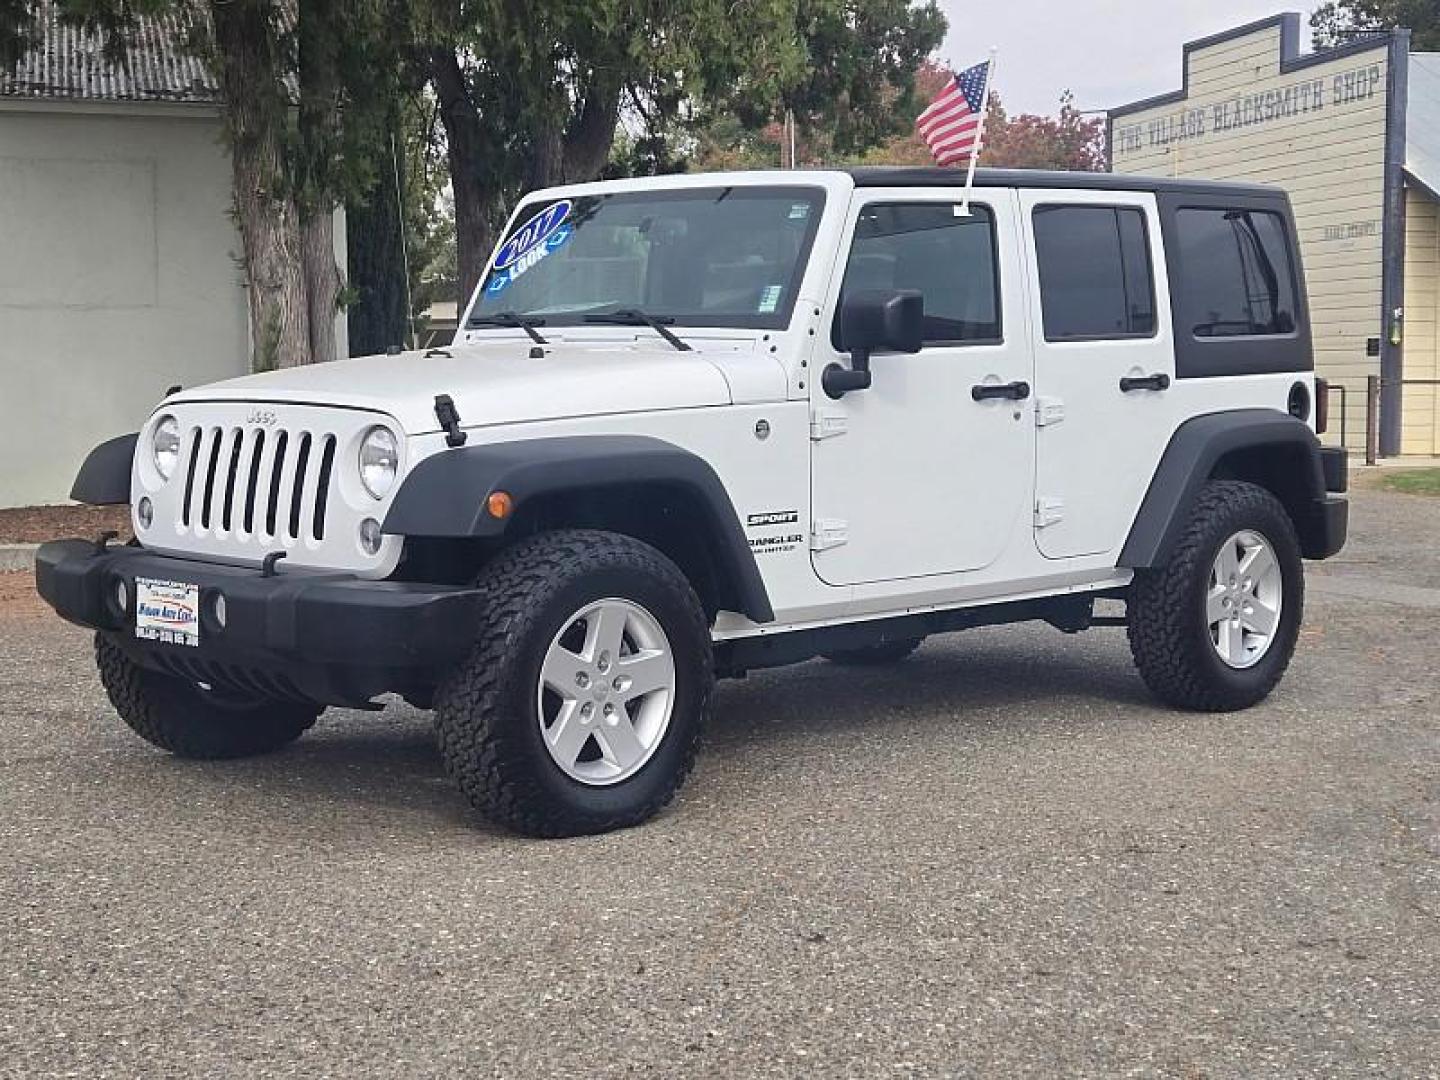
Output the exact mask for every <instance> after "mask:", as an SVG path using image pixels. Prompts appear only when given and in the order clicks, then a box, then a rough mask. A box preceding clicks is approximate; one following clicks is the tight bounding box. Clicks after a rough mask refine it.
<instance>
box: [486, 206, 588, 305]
mask: <svg viewBox="0 0 1440 1080" xmlns="http://www.w3.org/2000/svg"><path fill="white" fill-rule="evenodd" d="M556 205H559V204H558V203H557V204H556ZM568 205H569V204H568V203H567V204H566V206H567V207H568ZM552 209H553V208H552ZM526 228H527V229H528V228H529V226H528V225H527V226H526ZM574 233H575V230H574V229H573V228H571V227H570V226H569V225H558V226H556V227H554V228H553V229H552V230H551V231H550V232H549V233H548V234H545V235H543V236H542V237H541V239H539V240H535V241H532V243H531V246H530V247H528V248H527V249H525V251H523V252H522V253H521V254H520V255H518V256H516V257H515V258H514V259H513V260H511V261H510V263H509V264H508V265H507V266H501V265H500V260H499V259H496V261H495V270H494V271H493V272H492V273H491V275H490V281H489V283H488V284H487V285H486V286H485V293H486V295H488V296H498V295H500V293H502V292H504V291H505V286H507V285H509V284H510V283H511V282H512V281H514V280H515V279H516V278H518V277H519V276H520V275H521V274H523V273H525V271H527V270H529V269H530V268H531V267H532V266H534V265H535V264H536V263H538V262H539V261H540V260H541V259H543V258H545V256H546V255H549V254H550V253H551V252H552V251H558V250H559V249H560V248H561V247H563V246H564V244H565V241H567V240H569V239H570V237H571V236H573V235H574ZM519 235H520V234H519V233H516V234H515V236H513V237H511V238H510V240H509V241H507V243H506V245H505V247H504V248H501V249H500V255H501V256H502V257H503V256H504V255H505V249H506V248H508V247H509V246H510V244H512V243H514V242H515V240H516V239H517V238H518V237H519Z"/></svg>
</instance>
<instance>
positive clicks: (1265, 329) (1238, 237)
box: [1175, 208, 1295, 338]
mask: <svg viewBox="0 0 1440 1080" xmlns="http://www.w3.org/2000/svg"><path fill="white" fill-rule="evenodd" d="M1175 223H1176V238H1177V240H1178V246H1179V251H1178V253H1177V254H1178V256H1179V257H1178V259H1177V260H1176V261H1177V263H1178V265H1179V267H1180V277H1181V283H1182V284H1181V304H1180V309H1181V312H1182V316H1183V317H1182V325H1184V326H1188V327H1189V328H1190V332H1191V333H1192V334H1193V335H1195V337H1197V338H1226V337H1249V336H1255V335H1270V334H1293V333H1294V332H1295V268H1294V265H1293V262H1292V260H1291V257H1290V245H1289V242H1288V241H1287V239H1286V235H1285V223H1284V221H1283V220H1282V219H1281V217H1280V215H1279V214H1273V213H1269V212H1266V211H1262V210H1225V209H1218V208H1217V209H1203V210H1202V209H1182V210H1180V211H1179V212H1178V213H1177V214H1176V217H1175Z"/></svg>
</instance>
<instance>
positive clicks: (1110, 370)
mask: <svg viewBox="0 0 1440 1080" xmlns="http://www.w3.org/2000/svg"><path fill="white" fill-rule="evenodd" d="M1020 199H1021V207H1022V210H1023V213H1024V216H1025V230H1024V231H1025V234H1026V240H1027V246H1028V255H1029V259H1028V263H1029V266H1030V273H1031V275H1032V278H1031V284H1032V288H1031V292H1030V295H1031V297H1032V300H1033V303H1034V309H1035V310H1034V312H1033V318H1034V322H1035V324H1036V330H1035V390H1036V393H1037V394H1038V395H1039V397H1038V399H1037V401H1036V422H1037V423H1038V424H1039V427H1038V429H1037V438H1036V461H1035V465H1036V467H1035V544H1036V546H1037V547H1038V548H1039V549H1040V552H1041V554H1042V555H1044V556H1045V557H1046V558H1050V559H1065V558H1073V557H1077V556H1082V555H1101V554H1110V553H1114V552H1118V550H1119V548H1120V546H1121V545H1122V544H1123V543H1124V542H1125V537H1126V535H1127V533H1128V531H1129V528H1130V523H1131V521H1132V520H1133V518H1134V516H1135V512H1136V510H1137V509H1138V507H1139V505H1140V500H1141V499H1142V498H1144V495H1145V489H1146V487H1147V486H1148V485H1149V483H1150V477H1151V475H1152V474H1153V472H1154V470H1155V462H1157V461H1159V460H1160V455H1161V454H1162V453H1163V452H1164V450H1165V444H1166V442H1167V441H1168V440H1169V438H1170V433H1171V431H1172V430H1173V427H1174V425H1173V423H1172V421H1171V413H1172V411H1173V401H1172V400H1171V399H1172V398H1173V397H1174V391H1173V390H1172V388H1171V384H1172V380H1173V379H1174V378H1175V359H1174V350H1173V349H1172V347H1171V335H1170V297H1169V290H1168V282H1167V280H1166V276H1165V259H1164V255H1163V249H1162V247H1161V239H1160V222H1159V219H1158V217H1157V215H1156V209H1155V197H1154V196H1153V195H1150V194H1146V193H1143V192H1135V193H1126V192H1113V191H1111V192H1102V191H1027V192H1022V193H1021V197H1020Z"/></svg>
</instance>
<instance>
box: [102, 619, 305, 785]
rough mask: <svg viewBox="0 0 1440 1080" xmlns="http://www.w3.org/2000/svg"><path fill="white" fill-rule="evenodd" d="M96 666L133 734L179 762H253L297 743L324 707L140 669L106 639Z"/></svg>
mask: <svg viewBox="0 0 1440 1080" xmlns="http://www.w3.org/2000/svg"><path fill="white" fill-rule="evenodd" d="M95 663H96V666H97V667H98V668H99V670H100V681H101V683H103V684H104V686H105V692H106V693H107V694H108V695H109V696H110V703H111V704H112V705H114V706H115V711H116V712H118V713H119V714H120V719H122V720H124V721H125V723H126V724H127V725H128V726H129V728H130V730H132V731H133V732H135V734H137V735H139V736H140V737H141V738H142V739H144V740H145V741H146V742H148V743H150V744H152V745H154V746H158V747H159V748H160V749H161V750H168V751H169V752H170V753H172V754H174V755H176V756H177V757H184V758H199V759H203V760H216V759H224V758H242V757H252V756H254V755H256V754H265V753H269V752H270V751H272V750H278V749H279V748H280V747H282V746H284V745H286V744H287V743H291V742H294V741H295V740H296V739H298V738H299V737H300V736H301V735H303V734H304V733H305V732H306V730H307V729H309V728H310V727H312V726H313V725H314V723H315V720H316V718H317V717H318V716H319V715H320V711H321V710H320V706H318V705H309V704H305V703H303V702H293V701H266V700H257V699H254V698H240V697H235V696H232V695H229V694H227V693H224V692H223V691H220V690H215V689H211V688H207V687H204V686H201V685H199V684H197V683H192V682H186V681H184V680H183V679H177V678H175V677H173V676H170V675H162V674H160V673H159V672H157V671H150V670H149V669H148V668H142V667H141V666H140V665H138V664H136V663H135V662H134V661H133V660H131V659H130V658H129V657H128V656H126V655H125V653H124V652H123V651H121V649H120V648H119V646H117V645H116V644H115V643H114V642H112V641H111V640H110V639H109V638H107V637H106V636H105V635H103V634H97V635H95Z"/></svg>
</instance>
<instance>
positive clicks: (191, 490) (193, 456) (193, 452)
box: [180, 427, 201, 527]
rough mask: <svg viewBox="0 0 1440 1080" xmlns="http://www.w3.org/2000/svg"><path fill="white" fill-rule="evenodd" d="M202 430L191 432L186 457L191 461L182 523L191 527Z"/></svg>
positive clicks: (181, 514) (181, 512)
mask: <svg viewBox="0 0 1440 1080" xmlns="http://www.w3.org/2000/svg"><path fill="white" fill-rule="evenodd" d="M200 436H201V431H200V429H199V428H198V427H197V428H194V429H193V430H192V431H191V432H190V453H189V454H187V455H186V457H188V458H189V461H188V462H187V463H186V466H185V501H184V502H182V503H181V504H180V521H181V523H182V524H184V525H185V526H187V527H188V526H189V524H190V517H191V513H192V510H191V499H193V498H194V497H195V467H196V465H197V464H198V463H199V461H200Z"/></svg>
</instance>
